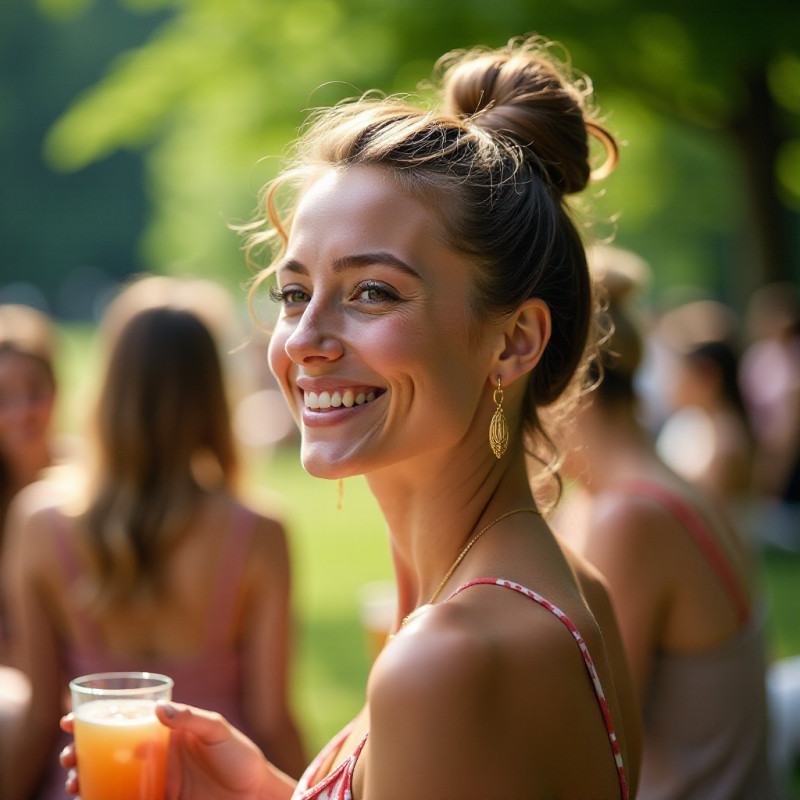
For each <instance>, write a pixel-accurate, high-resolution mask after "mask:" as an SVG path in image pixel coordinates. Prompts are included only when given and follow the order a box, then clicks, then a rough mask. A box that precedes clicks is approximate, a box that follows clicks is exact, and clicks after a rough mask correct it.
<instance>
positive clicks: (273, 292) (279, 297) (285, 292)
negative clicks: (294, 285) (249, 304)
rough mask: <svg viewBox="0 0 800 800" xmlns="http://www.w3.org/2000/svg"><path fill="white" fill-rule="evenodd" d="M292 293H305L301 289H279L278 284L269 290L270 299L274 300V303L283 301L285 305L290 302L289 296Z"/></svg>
mask: <svg viewBox="0 0 800 800" xmlns="http://www.w3.org/2000/svg"><path fill="white" fill-rule="evenodd" d="M293 294H306V292H304V291H303V290H302V289H281V288H280V287H278V286H272V287H270V290H269V298H270V300H274V301H275V302H276V303H283V304H285V305H290V304H291V301H290V300H289V298H290V297H291V295H293Z"/></svg>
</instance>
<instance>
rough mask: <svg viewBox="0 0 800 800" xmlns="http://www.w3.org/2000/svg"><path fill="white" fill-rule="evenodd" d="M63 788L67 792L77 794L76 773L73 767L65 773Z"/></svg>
mask: <svg viewBox="0 0 800 800" xmlns="http://www.w3.org/2000/svg"><path fill="white" fill-rule="evenodd" d="M64 788H65V789H66V790H67V794H78V773H77V772H76V771H75V770H74V769H71V770H70V771H69V772H68V773H67V780H66V781H65V782H64Z"/></svg>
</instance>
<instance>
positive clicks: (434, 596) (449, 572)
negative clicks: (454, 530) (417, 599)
mask: <svg viewBox="0 0 800 800" xmlns="http://www.w3.org/2000/svg"><path fill="white" fill-rule="evenodd" d="M523 513H528V514H539V513H541V512H540V511H539V509H538V508H515V509H513V510H512V511H506V512H505V513H504V514H501V515H500V516H499V517H498V518H497V519H493V520H492V521H491V522H490V523H489V524H488V525H486V526H485V527H483V528H481V529H480V530H479V531H478V532H477V533H476V534H475V535H474V536H472V537H471V538H470V540H469V541H468V542H467V543H466V544H465V545H464V547H462V548H461V552H460V553H459V554H458V555H457V556H456V559H455V561H453V563H452V564H451V565H450V569H448V570H447V572H446V573H445V576H444V578H442V581H441V583H440V584H439V585H438V586H437V587H436V591H434V593H433V594H432V595H431V599H430V600H428V602H427V605H432V604H433V603H435V602H436V599H437V598H438V597H439V595H440V594H441V593H442V589H444V587H445V585H446V584H447V581H449V580H450V578H451V577H452V575H453V573H454V572H455V571H456V569H457V568H458V565H459V564H460V563H461V562H462V561H463V560H464V557H465V556H466V555H467V553H469V551H470V550H472V548H473V546H474V545H475V543H476V542H477V541H478V539H480V538H481V536H483V534H484V533H486V531H488V530H489V528H491V527H492V526H493V525H497V523H498V522H500V521H501V520H504V519H506V517H511V516H513V515H514V514H523ZM420 608H422V606H420ZM417 611H419V608H415V609H414V610H413V611H412V612H411V613H410V614H407V615H406V616H405V617H403V621H402V622H401V623H400V627H401V628H405V626H406V623H407V622H408V621H409V620H410V619H411V618H412V617H413V616H414V615H415V614H416V613H417ZM389 638H394V634H392V635H391V636H390V637H389Z"/></svg>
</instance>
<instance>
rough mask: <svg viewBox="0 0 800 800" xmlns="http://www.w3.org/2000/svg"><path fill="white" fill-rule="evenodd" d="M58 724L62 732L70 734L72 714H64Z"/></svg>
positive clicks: (72, 723)
mask: <svg viewBox="0 0 800 800" xmlns="http://www.w3.org/2000/svg"><path fill="white" fill-rule="evenodd" d="M60 724H61V730H62V731H66V732H67V733H72V729H73V727H74V718H73V716H72V714H65V715H64V716H63V717H61V721H60Z"/></svg>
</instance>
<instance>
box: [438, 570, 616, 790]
mask: <svg viewBox="0 0 800 800" xmlns="http://www.w3.org/2000/svg"><path fill="white" fill-rule="evenodd" d="M481 584H486V585H489V586H502V587H504V588H506V589H512V590H513V591H515V592H519V593H520V594H523V595H525V596H526V597H529V598H530V599H531V600H534V601H535V602H537V603H538V604H539V605H540V606H542V607H543V608H545V609H547V610H548V611H549V612H550V613H551V614H553V615H554V616H555V617H557V618H558V619H559V620H561V622H563V623H564V625H565V626H566V627H567V629H568V630H569V632H570V633H571V634H572V638H573V639H574V640H575V642H576V643H577V645H578V647H579V648H580V651H581V655H582V656H583V663H584V664H585V665H586V670H587V672H588V673H589V677H590V678H591V679H592V686H593V687H594V693H595V695H596V696H597V702H598V703H599V704H600V710H601V711H602V713H603V721H604V722H605V726H606V732H607V733H608V741H609V743H610V745H611V752H612V753H613V754H614V762H615V764H616V767H617V774H618V776H619V785H620V796H621V798H622V800H629V797H630V791H629V789H628V780H627V778H626V776H625V766H624V764H623V762H622V752H621V750H620V747H619V742H618V741H617V735H616V733H615V731H614V723H613V721H612V719H611V712H610V710H609V708H608V700H607V699H606V695H605V692H604V691H603V686H602V684H601V683H600V677H599V676H598V674H597V670H596V669H595V666H594V661H593V660H592V657H591V655H590V654H589V648H588V647H587V646H586V642H585V641H584V639H583V636H581V634H580V631H579V630H578V629H577V628H576V627H575V625H574V624H573V623H572V621H571V620H570V618H569V617H568V616H567V615H566V614H565V613H564V612H563V611H562V610H561V609H560V608H559V607H558V606H555V605H553V604H552V603H551V602H550V601H549V600H546V599H545V598H544V597H542V596H541V595H540V594H538V593H537V592H534V591H533V590H531V589H526V588H525V587H524V586H520V584H518V583H514V582H513V581H508V580H503V579H502V578H477V579H475V580H473V581H469V582H468V583H465V584H463V585H462V586H459V587H458V589H456V590H455V591H454V592H453V593H452V594H451V595H450V597H448V598H447V599H448V600H450V598H452V597H455V596H456V595H457V594H458V593H459V592H463V591H464V589H468V588H469V587H470V586H477V585H481Z"/></svg>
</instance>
